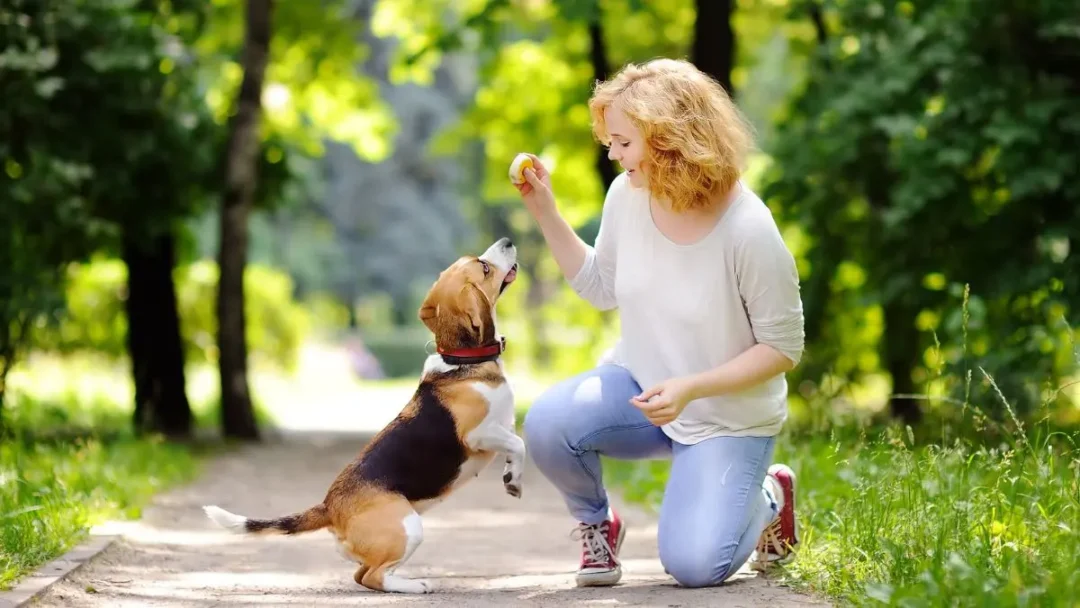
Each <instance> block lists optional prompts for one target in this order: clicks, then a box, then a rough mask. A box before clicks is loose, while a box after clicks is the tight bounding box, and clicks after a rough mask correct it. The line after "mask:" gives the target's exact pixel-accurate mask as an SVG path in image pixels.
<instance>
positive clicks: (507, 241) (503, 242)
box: [499, 236, 514, 249]
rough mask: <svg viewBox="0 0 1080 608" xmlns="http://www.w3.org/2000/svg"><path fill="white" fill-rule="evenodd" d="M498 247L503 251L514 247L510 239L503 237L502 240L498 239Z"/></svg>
mask: <svg viewBox="0 0 1080 608" xmlns="http://www.w3.org/2000/svg"><path fill="white" fill-rule="evenodd" d="M499 246H500V247H502V248H503V249H509V248H511V247H513V246H514V242H513V241H511V240H510V237H508V236H504V237H503V238H501V239H499Z"/></svg>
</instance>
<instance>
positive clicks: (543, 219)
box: [521, 159, 625, 310]
mask: <svg viewBox="0 0 1080 608" xmlns="http://www.w3.org/2000/svg"><path fill="white" fill-rule="evenodd" d="M534 162H535V163H536V164H537V169H538V170H537V172H536V173H533V172H532V171H531V170H529V169H526V170H525V179H526V184H525V185H523V186H522V187H521V192H522V198H523V199H524V200H525V204H526V207H527V208H528V209H529V211H530V213H532V216H533V218H534V219H535V220H536V223H537V224H538V225H539V226H540V232H541V233H542V234H543V235H544V241H545V242H547V244H548V248H549V249H550V250H551V254H552V256H553V257H554V258H555V263H556V264H558V266H559V270H560V271H561V272H562V275H563V277H564V278H565V279H566V280H567V282H568V283H569V284H570V287H571V288H573V290H574V291H575V292H577V294H578V295H579V296H581V297H582V298H584V299H585V300H587V301H588V302H589V303H591V304H592V305H593V306H595V307H596V308H598V309H600V310H608V309H611V308H615V305H616V302H615V257H616V256H615V234H614V233H615V228H614V222H615V220H614V219H613V218H612V208H613V205H611V204H609V203H610V201H611V198H612V196H611V193H612V191H613V190H614V189H615V188H614V184H613V187H612V188H611V189H609V190H608V194H607V196H606V197H605V201H604V207H603V210H602V211H601V217H600V230H599V231H598V232H597V235H596V245H595V246H593V247H590V246H589V245H588V244H587V243H585V241H583V240H581V237H579V236H578V235H577V233H576V232H574V229H573V228H571V227H570V224H569V223H567V221H566V219H564V218H563V216H562V214H560V213H559V211H558V207H557V205H556V204H555V198H554V195H553V194H552V192H551V187H550V179H549V176H548V174H547V171H546V169H544V168H543V165H542V164H540V160H539V159H535V161H534ZM624 179H625V178H624ZM617 183H618V182H617Z"/></svg>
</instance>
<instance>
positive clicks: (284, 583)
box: [35, 433, 819, 608]
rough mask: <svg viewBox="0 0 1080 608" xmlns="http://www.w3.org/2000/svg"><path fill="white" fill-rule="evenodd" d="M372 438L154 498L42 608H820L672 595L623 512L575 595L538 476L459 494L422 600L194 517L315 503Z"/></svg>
mask: <svg viewBox="0 0 1080 608" xmlns="http://www.w3.org/2000/svg"><path fill="white" fill-rule="evenodd" d="M366 437H367V435H358V434H352V435H338V436H330V435H326V434H313V433H296V434H292V435H289V436H287V437H286V438H284V439H280V440H275V441H272V442H269V443H268V444H266V445H262V446H258V447H251V448H246V449H243V450H240V451H237V452H233V453H230V454H228V455H227V456H224V457H222V458H220V459H219V460H218V461H216V462H215V463H214V464H213V465H212V466H210V467H209V468H208V470H207V473H206V474H205V475H204V476H203V477H202V478H201V479H200V480H199V481H197V482H196V483H194V484H193V485H191V486H189V487H185V488H181V489H178V490H175V491H173V492H169V493H167V494H163V495H162V496H160V497H159V498H158V500H157V501H156V503H155V505H154V506H153V507H152V508H149V509H147V511H146V512H145V513H144V517H143V519H142V521H140V522H137V523H134V524H131V525H125V526H124V527H123V528H122V529H121V530H120V531H122V532H123V534H124V538H123V539H122V540H120V541H118V542H117V543H116V544H114V545H113V547H112V548H111V549H109V550H108V551H106V552H105V553H104V554H103V555H101V556H99V557H98V558H97V559H96V560H94V561H93V562H91V563H90V564H89V565H87V566H86V567H84V568H83V569H81V570H79V571H77V572H76V573H75V574H73V575H72V576H71V577H70V579H69V580H66V581H63V582H61V583H58V584H57V585H55V586H54V587H52V588H51V589H50V590H49V591H48V592H47V594H46V595H45V596H44V597H42V598H41V599H40V600H39V601H37V602H36V603H35V605H39V606H65V607H72V608H74V607H82V606H94V607H97V606H102V607H104V606H108V607H110V608H113V607H125V606H207V605H215V606H217V605H224V606H283V605H319V606H323V605H326V606H335V605H341V606H344V605H348V606H358V605H360V606H376V605H378V606H384V605H385V606H388V605H399V604H408V605H409V606H452V605H457V604H459V603H461V604H462V605H466V606H469V607H470V608H472V607H474V606H506V605H513V606H521V605H535V606H594V605H618V606H720V605H723V606H762V605H770V606H796V605H800V606H801V605H808V604H818V603H819V602H816V601H814V600H812V599H810V598H806V597H804V596H799V595H796V594H793V593H792V592H791V591H790V590H787V589H785V588H783V587H781V586H779V585H778V584H777V583H776V582H772V581H768V580H766V579H762V578H759V577H756V576H754V575H753V574H752V573H750V572H749V571H747V570H744V571H743V572H740V573H739V574H737V575H736V579H735V580H734V581H733V582H731V583H730V584H728V585H725V586H723V587H719V588H714V589H695V590H690V589H681V588H678V587H676V586H675V585H674V583H673V581H672V579H671V578H669V577H667V576H666V575H665V574H664V572H663V570H662V568H661V567H660V563H659V561H658V560H657V558H656V540H655V538H656V536H655V534H656V528H655V521H654V520H653V519H652V518H651V517H649V516H648V515H646V514H645V513H643V512H641V511H639V510H637V509H633V508H630V507H628V506H626V505H624V504H622V503H617V506H618V507H620V508H621V509H622V512H623V514H624V519H625V520H626V522H627V524H628V526H629V527H628V533H627V537H626V543H625V545H624V550H623V552H622V557H623V562H624V566H623V569H624V576H623V582H622V584H620V585H619V586H616V587H612V588H594V589H576V588H575V587H574V583H573V571H574V569H575V567H576V565H577V561H578V558H579V545H578V544H577V543H576V542H575V541H573V540H572V539H571V538H570V531H571V529H572V528H573V525H574V522H573V521H572V520H571V519H570V518H569V516H568V515H566V512H565V510H564V509H563V506H562V503H561V501H560V500H559V497H558V495H557V494H556V493H555V491H554V488H552V487H551V486H550V485H549V484H548V483H547V482H545V481H544V479H543V478H542V477H541V476H540V474H539V473H538V472H537V471H536V469H535V468H532V467H530V468H529V469H528V470H527V472H526V476H525V488H524V492H525V494H524V497H523V498H522V499H521V500H517V499H514V498H511V497H510V496H507V495H506V494H505V493H504V492H503V488H502V483H501V481H500V479H499V475H500V473H501V468H499V467H495V466H494V465H493V466H491V467H489V468H488V469H487V470H486V471H485V473H484V474H482V475H481V477H480V478H479V479H477V480H475V481H473V482H472V483H471V484H469V485H468V486H466V487H465V488H464V489H463V490H462V492H461V493H460V494H457V495H455V496H454V497H452V498H451V499H450V500H448V501H447V502H445V503H443V504H442V505H440V506H438V507H436V508H435V509H433V510H432V511H430V512H428V514H427V515H425V520H424V534H425V538H424V542H423V544H422V545H421V546H420V548H419V549H418V550H417V552H416V553H415V555H414V557H413V558H412V559H411V560H410V561H409V562H408V563H407V564H406V565H405V566H403V567H402V568H401V569H400V570H399V571H398V573H399V574H401V575H403V576H409V577H426V578H431V579H432V580H433V582H434V583H435V584H436V586H437V587H438V589H439V591H438V592H437V593H434V594H430V595H424V596H403V595H389V594H379V593H375V592H371V591H368V590H367V589H364V588H362V587H360V586H358V585H356V584H355V583H354V582H353V580H352V573H353V570H354V567H353V566H352V564H350V563H348V562H346V561H345V560H344V559H343V558H342V557H341V556H340V555H339V554H338V553H337V551H336V549H335V547H334V543H333V542H332V541H331V537H330V535H329V534H327V533H325V532H316V533H313V534H309V535H305V536H300V537H293V538H284V537H270V538H265V537H264V538H243V537H238V536H232V535H228V534H225V533H223V532H222V531H220V530H219V529H215V528H214V527H213V524H212V522H210V521H208V520H207V519H206V518H205V516H204V515H203V513H202V510H201V508H200V507H201V506H202V505H204V504H218V505H220V506H222V507H224V508H226V509H229V510H232V511H234V512H237V513H242V514H246V515H251V516H271V515H281V514H286V513H290V512H293V511H296V510H299V509H302V508H305V507H307V506H309V505H310V504H311V503H312V502H313V501H315V500H318V499H320V498H321V497H322V496H323V494H324V492H325V489H326V486H327V484H328V483H329V482H330V480H331V479H332V478H333V477H334V476H335V475H336V474H337V472H338V470H339V469H340V467H341V466H342V465H343V464H344V463H345V462H347V461H348V460H349V459H350V458H352V457H353V456H354V455H355V453H356V452H357V451H358V450H359V449H360V447H361V445H362V443H363V441H365V440H366Z"/></svg>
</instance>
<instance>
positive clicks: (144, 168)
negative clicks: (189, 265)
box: [0, 1, 217, 370]
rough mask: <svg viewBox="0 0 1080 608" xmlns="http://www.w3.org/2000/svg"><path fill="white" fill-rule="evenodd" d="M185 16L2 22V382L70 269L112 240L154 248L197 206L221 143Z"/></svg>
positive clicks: (30, 5) (13, 9)
mask: <svg viewBox="0 0 1080 608" xmlns="http://www.w3.org/2000/svg"><path fill="white" fill-rule="evenodd" d="M189 8H190V7H189V6H188V5H187V4H186V3H185V2H175V3H171V4H168V5H161V6H158V7H156V8H154V9H152V10H147V9H146V7H144V6H143V5H142V4H137V3H133V2H124V1H114V2H103V1H95V2H87V3H77V4H70V3H66V4H53V3H44V4H43V3H34V2H24V1H17V2H14V3H9V4H8V5H6V6H5V7H4V8H3V9H0V30H2V31H3V32H4V35H3V40H4V46H3V48H2V49H0V71H3V73H4V74H5V78H4V80H3V97H4V100H5V102H4V107H3V111H2V112H0V158H3V159H4V161H3V162H4V172H5V174H6V178H7V179H6V180H5V181H4V184H3V187H2V188H0V255H2V257H3V259H4V260H5V261H6V263H5V268H4V271H3V272H2V273H0V301H2V302H3V304H2V305H0V314H2V315H3V316H2V317H0V328H3V329H2V330H0V359H3V361H0V363H2V367H0V370H2V369H6V368H8V367H9V366H10V365H11V363H12V361H13V358H14V355H15V354H17V347H19V346H20V344H19V342H20V341H22V342H24V341H25V339H26V337H27V335H28V334H27V333H26V332H25V331H23V329H24V328H25V327H26V324H27V322H28V320H32V319H35V318H37V317H39V316H40V315H41V314H49V313H50V312H53V311H55V309H56V307H57V306H58V305H59V304H60V298H59V292H60V291H61V289H60V288H61V282H62V279H63V268H64V267H65V265H66V263H67V262H70V261H72V260H78V259H82V258H84V257H85V256H87V255H88V254H89V253H91V252H92V251H94V250H97V249H99V248H102V247H109V246H115V245H116V243H117V237H118V236H120V234H121V232H126V233H127V234H128V236H130V237H135V235H138V238H142V237H150V238H152V236H153V235H155V234H156V233H158V232H159V231H163V230H169V229H171V227H172V222H173V221H174V220H175V218H177V217H179V216H181V215H183V214H185V213H188V212H190V211H191V210H192V209H193V208H195V207H196V206H197V205H198V203H199V202H200V200H201V199H200V198H199V196H198V194H199V192H200V191H201V189H202V188H203V187H205V184H206V183H207V180H208V178H209V177H208V176H209V170H210V168H211V167H212V162H213V151H214V145H215V142H216V139H217V138H216V134H215V131H214V127H213V124H212V122H211V121H210V120H209V114H208V112H206V111H205V106H204V104H203V103H202V100H201V96H200V95H199V93H198V91H197V90H196V88H195V85H194V80H193V71H192V70H191V69H190V62H189V61H188V57H187V56H186V54H185V53H186V47H185V46H184V37H185V36H186V35H187V34H189V33H190V29H189V28H190V25H191V22H190V20H185V19H183V18H182V16H181V15H182V14H183V11H185V10H187V9H189ZM174 11H175V12H174ZM166 24H168V26H166ZM148 201H149V204H148Z"/></svg>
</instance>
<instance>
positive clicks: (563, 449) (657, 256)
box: [518, 59, 803, 587]
mask: <svg viewBox="0 0 1080 608" xmlns="http://www.w3.org/2000/svg"><path fill="white" fill-rule="evenodd" d="M589 109H590V111H591V114H592V118H593V131H594V134H595V135H596V137H597V138H598V139H599V140H600V141H601V142H602V143H603V144H604V145H605V146H607V147H608V148H609V150H610V152H609V154H608V156H609V157H610V158H611V159H613V160H616V161H618V162H619V164H620V165H621V166H622V168H623V169H624V172H623V173H621V174H620V175H619V176H618V178H616V180H615V182H614V183H613V184H612V185H611V188H610V189H609V190H608V193H607V197H606V199H605V201H604V207H603V211H602V216H601V224H600V230H599V233H598V235H597V237H596V243H595V246H588V245H587V244H585V243H584V242H583V241H582V240H581V239H580V238H579V237H578V236H577V235H576V234H575V232H574V231H573V230H572V229H571V228H570V226H569V225H568V224H567V222H566V221H565V220H564V219H563V218H562V216H561V215H560V214H559V211H558V207H557V205H556V202H555V197H554V195H553V194H552V190H551V180H550V175H549V173H548V171H547V170H546V169H545V168H544V166H543V164H542V163H541V162H540V159H539V158H536V157H535V156H532V155H530V156H532V160H533V162H534V164H535V167H536V168H535V170H533V169H526V175H525V177H526V181H525V183H523V184H521V185H519V186H518V189H519V192H520V193H521V197H522V200H523V201H524V204H525V206H526V207H527V208H528V210H529V211H530V213H531V214H532V216H533V217H534V218H535V220H536V221H537V223H538V224H539V226H540V229H541V231H542V232H543V234H544V238H545V240H546V242H547V244H548V247H549V248H550V249H551V252H552V254H553V256H554V258H555V260H556V262H557V263H558V266H559V268H560V269H561V271H562V273H563V275H564V276H565V277H566V279H567V281H569V284H570V285H571V286H572V288H573V289H574V290H575V291H576V292H577V293H578V294H580V295H581V297H583V298H585V299H586V300H588V301H589V302H590V303H592V304H593V305H594V306H596V307H598V308H600V309H603V310H606V309H612V308H618V310H619V315H620V317H619V318H620V325H621V337H620V340H619V341H618V343H617V345H616V346H615V347H614V349H613V350H612V351H611V352H610V353H609V355H608V356H605V358H604V360H602V361H601V362H600V363H599V365H598V366H597V367H596V368H595V369H591V370H589V371H586V372H584V373H581V374H580V375H577V376H575V377H572V378H569V379H567V380H564V381H562V382H560V383H558V384H556V385H555V386H553V387H551V388H550V389H549V390H547V391H546V392H545V393H544V394H543V395H542V396H541V397H539V398H538V399H537V400H536V402H535V403H533V405H532V407H531V408H530V410H529V412H528V414H527V416H526V418H525V425H524V429H525V436H526V441H527V443H528V445H529V453H530V455H531V457H532V458H533V460H534V461H535V462H536V464H537V466H538V467H539V469H540V471H541V472H542V473H543V474H544V475H545V476H546V477H547V478H548V479H549V480H550V481H551V482H552V483H553V484H554V485H555V486H556V487H557V488H558V489H559V491H560V492H562V495H563V497H564V499H565V501H566V505H567V507H568V508H569V510H570V512H571V514H572V515H573V516H574V517H575V518H576V519H577V520H578V521H579V522H580V525H579V526H578V528H577V529H576V530H575V531H576V532H577V533H578V534H580V537H581V541H582V544H583V549H582V560H581V565H580V568H579V570H578V574H577V582H578V584H579V585H582V586H587V585H613V584H615V583H616V582H618V580H619V579H620V578H621V576H622V571H621V568H620V565H619V560H618V552H619V544H620V542H621V541H622V538H623V534H624V533H625V528H624V526H623V523H622V522H621V521H620V519H619V516H618V514H616V513H615V512H614V511H613V510H612V509H611V507H610V505H609V504H608V497H607V494H606V491H605V489H604V484H603V480H602V476H601V470H600V456H601V455H603V456H607V457H610V458H621V459H639V458H657V457H665V458H667V457H670V458H671V459H672V464H671V471H670V478H669V480H668V484H667V487H666V488H665V491H664V497H663V502H662V505H661V509H660V522H659V539H658V540H659V555H660V561H661V562H662V564H663V566H664V568H665V570H666V571H667V572H668V574H669V575H671V576H672V577H674V578H675V580H676V581H677V582H678V583H680V584H682V585H684V586H689V587H701V586H708V585H716V584H720V583H721V582H723V581H724V580H726V579H727V578H728V577H729V576H731V575H732V574H733V573H734V572H735V571H736V570H738V569H739V568H740V567H742V565H743V564H745V563H746V562H747V561H748V560H749V559H750V558H751V556H752V555H753V554H754V553H755V550H756V552H757V556H756V558H755V560H754V565H755V566H756V567H759V568H761V567H764V566H765V565H767V564H768V563H769V562H772V561H775V560H780V559H784V558H787V557H788V556H789V555H790V552H791V550H792V548H793V547H794V546H795V545H796V544H797V543H798V538H797V530H796V527H795V524H796V522H795V494H794V493H795V475H794V474H793V473H792V471H791V469H790V468H788V467H786V466H784V465H773V466H771V467H770V466H769V464H770V462H771V460H772V454H773V449H774V437H775V435H776V434H777V433H778V432H779V431H780V429H781V427H782V425H783V423H784V421H785V420H786V418H787V383H786V379H785V377H784V373H785V372H786V371H788V370H790V369H792V368H793V367H794V366H795V365H796V364H797V363H798V361H799V358H800V356H801V355H802V350H803V314H802V302H801V299H800V295H799V278H798V274H797V272H796V268H795V262H794V259H793V257H792V255H791V253H790V252H789V251H788V249H787V247H786V246H785V244H784V241H783V240H782V238H781V236H780V232H779V230H778V229H777V226H776V223H775V221H774V220H773V217H772V215H771V213H770V212H769V209H768V208H767V207H766V206H765V205H764V203H763V202H762V201H761V199H760V198H758V197H757V196H756V195H755V194H754V193H753V192H752V191H750V190H749V189H748V188H747V186H746V185H745V184H744V183H743V182H742V181H741V180H740V170H741V166H742V163H743V160H744V157H745V155H746V153H747V151H748V150H749V148H750V147H751V145H752V137H751V134H750V129H749V128H748V126H747V124H746V123H745V121H744V120H743V119H742V118H741V116H740V114H739V112H738V110H737V109H736V107H735V105H734V104H733V103H732V101H731V100H730V99H729V98H728V96H727V95H726V94H725V92H724V91H723V89H722V88H721V87H720V86H719V85H718V84H717V83H716V81H714V80H712V79H711V78H709V77H708V76H706V75H705V74H703V73H702V72H700V71H699V70H697V69H696V68H695V67H694V66H693V65H692V64H690V63H687V62H685V61H677V60H671V59H659V60H655V61H651V62H648V63H646V64H643V65H634V64H630V65H627V66H626V67H625V68H623V69H622V70H621V71H620V72H619V73H618V74H616V75H615V76H614V77H613V78H612V79H610V80H609V81H607V82H603V83H600V84H598V86H597V87H596V89H595V91H594V94H593V97H592V99H591V100H590V102H589Z"/></svg>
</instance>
